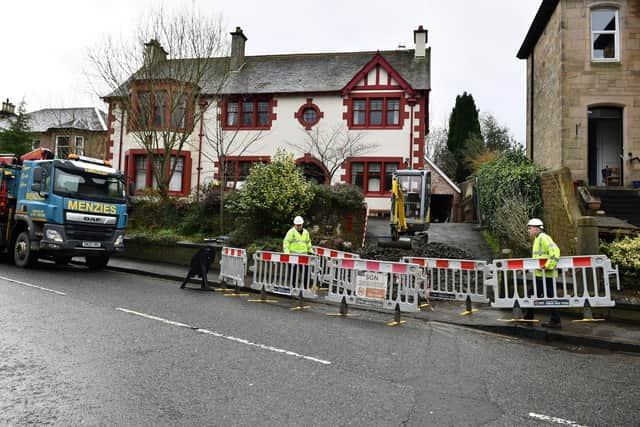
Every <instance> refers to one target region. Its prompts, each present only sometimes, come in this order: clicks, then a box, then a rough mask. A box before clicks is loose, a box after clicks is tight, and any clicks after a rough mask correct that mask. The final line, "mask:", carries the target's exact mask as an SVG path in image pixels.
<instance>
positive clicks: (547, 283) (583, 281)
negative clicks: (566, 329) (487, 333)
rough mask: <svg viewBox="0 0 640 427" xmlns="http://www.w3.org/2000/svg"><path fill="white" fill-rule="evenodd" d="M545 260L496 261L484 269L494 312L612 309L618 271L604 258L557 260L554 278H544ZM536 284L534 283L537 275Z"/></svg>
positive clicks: (567, 258)
mask: <svg viewBox="0 0 640 427" xmlns="http://www.w3.org/2000/svg"><path fill="white" fill-rule="evenodd" d="M546 261H547V260H546V259H534V258H523V259H500V260H494V261H493V263H492V264H490V265H489V266H488V267H487V268H488V269H489V271H490V278H489V279H488V280H487V284H488V285H489V286H492V287H493V289H494V291H493V292H494V302H493V303H492V304H491V306H492V307H495V308H512V307H513V306H514V304H515V302H516V301H518V305H519V306H520V307H537V308H561V307H584V306H585V302H586V301H587V300H588V301H589V305H590V306H592V307H613V306H614V305H615V302H614V301H613V300H612V299H611V285H612V282H614V283H613V284H614V285H615V286H616V287H617V288H618V289H620V283H619V276H618V268H617V267H616V268H615V269H614V268H613V267H612V265H611V261H610V260H609V259H608V258H607V257H606V256H604V255H586V256H574V257H560V259H559V261H558V264H557V266H556V268H555V270H553V271H554V275H553V276H551V277H547V276H546V272H547V271H548V270H545V269H544V265H545V263H546ZM536 273H540V275H541V276H539V277H538V283H536V277H537V274H536Z"/></svg>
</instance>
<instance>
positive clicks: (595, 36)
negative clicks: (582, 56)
mask: <svg viewBox="0 0 640 427" xmlns="http://www.w3.org/2000/svg"><path fill="white" fill-rule="evenodd" d="M591 60H592V61H594V62H616V61H619V60H620V21H619V16H618V9H613V8H597V9H591Z"/></svg>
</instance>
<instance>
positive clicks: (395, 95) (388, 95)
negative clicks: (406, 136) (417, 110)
mask: <svg viewBox="0 0 640 427" xmlns="http://www.w3.org/2000/svg"><path fill="white" fill-rule="evenodd" d="M372 98H373V99H382V100H383V102H382V122H383V124H382V125H369V111H370V110H369V108H370V101H371V99H372ZM360 99H364V100H365V101H366V109H365V124H364V125H355V124H353V112H354V108H353V101H355V100H360ZM390 99H398V100H399V101H400V107H399V117H398V124H397V125H386V124H385V122H386V120H387V101H388V100H390ZM344 103H345V104H346V105H347V111H346V112H345V113H343V116H342V117H343V119H344V120H346V121H347V127H348V128H349V129H402V128H404V122H405V120H406V119H408V118H409V113H407V112H406V111H405V104H406V99H405V97H404V93H403V92H376V93H351V94H349V98H348V99H346V100H345V101H344Z"/></svg>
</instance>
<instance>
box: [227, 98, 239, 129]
mask: <svg viewBox="0 0 640 427" xmlns="http://www.w3.org/2000/svg"><path fill="white" fill-rule="evenodd" d="M227 126H238V103H237V102H229V103H228V104H227Z"/></svg>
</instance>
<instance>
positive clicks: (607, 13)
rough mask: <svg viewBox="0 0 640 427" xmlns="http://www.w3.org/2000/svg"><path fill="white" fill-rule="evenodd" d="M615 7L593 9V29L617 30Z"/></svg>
mask: <svg viewBox="0 0 640 427" xmlns="http://www.w3.org/2000/svg"><path fill="white" fill-rule="evenodd" d="M615 30H616V11H615V9H595V10H593V11H591V31H615Z"/></svg>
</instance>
